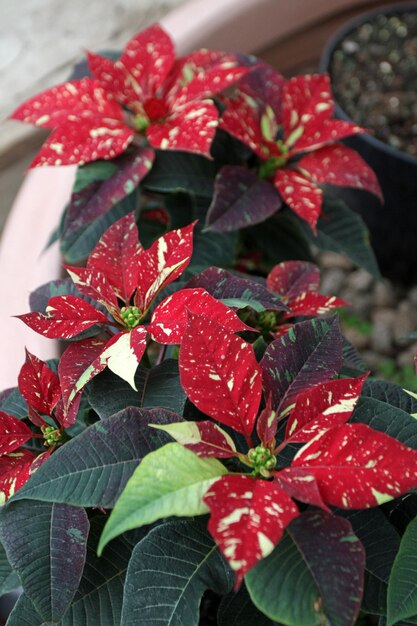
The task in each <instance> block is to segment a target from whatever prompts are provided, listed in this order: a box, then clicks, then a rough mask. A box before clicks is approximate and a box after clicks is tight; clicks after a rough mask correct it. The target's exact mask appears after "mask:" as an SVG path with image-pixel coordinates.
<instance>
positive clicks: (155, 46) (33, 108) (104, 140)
mask: <svg viewBox="0 0 417 626" xmlns="http://www.w3.org/2000/svg"><path fill="white" fill-rule="evenodd" d="M88 61H89V66H90V71H91V73H92V74H93V76H94V79H91V78H83V79H81V80H79V81H68V82H67V83H64V84H62V85H58V86H57V87H53V88H52V89H48V90H46V91H44V92H43V93H41V94H39V95H37V96H35V97H34V98H32V99H30V100H28V101H27V102H25V103H24V104H23V105H21V106H20V107H19V108H18V109H16V111H14V113H13V114H12V117H13V118H14V119H18V120H21V121H23V122H26V123H29V124H35V125H37V126H44V127H46V128H55V130H54V131H53V133H52V134H51V136H50V137H49V138H48V140H47V142H46V143H45V144H44V146H43V148H42V149H41V151H40V153H39V154H38V156H37V157H36V159H35V160H34V162H33V163H32V167H35V166H37V165H68V164H72V163H77V164H82V163H87V162H89V161H95V160H96V159H111V158H113V157H115V156H117V155H119V154H121V153H122V152H124V150H126V148H127V146H128V145H129V144H130V143H131V142H132V141H133V139H134V137H135V134H136V133H144V134H145V135H146V137H147V139H148V140H149V143H150V144H151V146H153V147H155V148H160V149H170V150H185V151H189V152H197V153H200V154H204V155H205V156H209V155H210V146H211V142H212V140H213V138H214V134H215V131H216V126H217V123H218V112H217V108H216V106H215V105H214V104H213V102H212V101H211V100H208V99H207V98H209V97H210V96H212V95H213V94H215V93H218V92H219V91H221V90H222V89H224V88H226V87H228V86H229V85H230V84H231V83H233V82H235V81H236V80H237V79H239V78H240V77H241V76H242V75H243V74H244V73H245V72H247V71H248V68H245V67H241V66H240V65H239V63H238V62H237V59H236V57H234V56H233V55H230V54H225V53H223V52H213V51H209V50H198V51H196V52H193V53H191V54H189V55H188V56H186V57H184V58H181V59H178V60H175V52H174V46H173V43H172V41H171V39H170V38H169V36H168V35H167V33H165V31H164V30H163V29H162V28H161V27H160V26H159V25H153V26H151V27H149V28H147V29H146V30H145V31H143V32H142V33H139V34H138V35H136V36H135V37H133V38H132V39H131V40H130V41H129V42H128V44H127V46H126V48H125V50H124V52H123V54H122V55H121V57H120V58H119V59H118V60H117V61H116V62H113V61H111V60H110V59H108V58H106V57H102V56H100V55H97V54H92V53H89V54H88ZM125 109H127V110H128V114H126V113H125Z"/></svg>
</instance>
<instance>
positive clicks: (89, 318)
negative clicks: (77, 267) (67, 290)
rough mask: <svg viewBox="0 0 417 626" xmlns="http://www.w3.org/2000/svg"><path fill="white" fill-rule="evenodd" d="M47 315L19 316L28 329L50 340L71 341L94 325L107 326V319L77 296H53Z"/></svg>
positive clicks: (27, 314)
mask: <svg viewBox="0 0 417 626" xmlns="http://www.w3.org/2000/svg"><path fill="white" fill-rule="evenodd" d="M46 313H47V315H43V314H42V313H36V312H34V313H26V314H25V315H19V316H18V317H19V319H21V320H22V321H23V322H24V323H25V324H27V326H29V328H32V330H35V331H36V332H37V333H40V334H41V335H44V337H49V338H50V339H58V338H59V339H71V338H72V337H75V336H76V335H79V334H80V333H82V332H83V331H84V330H87V329H88V328H91V327H92V326H94V325H95V324H108V321H109V320H108V319H107V317H106V316H105V315H104V314H103V313H101V312H100V311H97V309H95V308H94V307H93V306H91V304H89V303H88V302H86V301H85V300H83V299H82V298H77V296H54V297H53V298H50V300H49V303H48V306H47V307H46Z"/></svg>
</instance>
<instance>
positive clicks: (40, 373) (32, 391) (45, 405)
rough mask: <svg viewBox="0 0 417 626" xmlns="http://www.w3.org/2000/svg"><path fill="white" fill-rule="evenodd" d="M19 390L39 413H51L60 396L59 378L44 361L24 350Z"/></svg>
mask: <svg viewBox="0 0 417 626" xmlns="http://www.w3.org/2000/svg"><path fill="white" fill-rule="evenodd" d="M17 382H18V386H19V391H20V393H21V394H22V396H23V397H24V399H25V400H26V402H27V403H28V405H29V406H30V407H32V408H34V409H36V411H39V412H40V413H45V415H51V412H52V410H53V409H54V407H55V406H56V404H57V402H58V400H59V398H60V397H61V387H60V384H59V378H58V376H57V375H56V374H55V372H53V371H52V370H51V369H49V367H48V366H47V364H46V363H44V361H41V359H39V358H38V357H37V356H35V355H34V354H31V353H30V352H29V350H26V361H25V363H24V364H23V366H22V368H21V370H20V373H19V376H18V379H17Z"/></svg>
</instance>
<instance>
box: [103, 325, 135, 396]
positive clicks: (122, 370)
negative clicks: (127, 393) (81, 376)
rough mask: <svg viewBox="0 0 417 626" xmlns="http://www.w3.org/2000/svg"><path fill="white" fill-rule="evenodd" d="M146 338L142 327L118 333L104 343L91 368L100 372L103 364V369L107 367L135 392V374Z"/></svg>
mask: <svg viewBox="0 0 417 626" xmlns="http://www.w3.org/2000/svg"><path fill="white" fill-rule="evenodd" d="M146 337H147V330H146V328H145V327H144V326H136V328H133V329H132V330H131V331H126V332H123V333H118V334H117V335H115V336H114V337H112V339H110V341H108V342H107V343H106V345H105V347H104V350H103V351H102V352H101V354H100V356H99V357H98V358H97V359H96V360H95V361H94V363H93V364H92V367H93V368H96V369H99V371H102V369H103V367H102V365H103V364H104V367H106V366H107V367H108V368H109V369H110V370H111V371H112V372H114V374H117V376H120V378H122V379H123V380H125V381H126V382H128V383H129V385H130V386H131V387H133V389H135V390H136V383H135V373H136V370H137V368H138V365H139V362H140V360H141V358H142V356H143V353H144V352H145V349H146ZM97 373H98V372H97ZM94 375H95V374H94Z"/></svg>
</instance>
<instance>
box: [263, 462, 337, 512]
mask: <svg viewBox="0 0 417 626" xmlns="http://www.w3.org/2000/svg"><path fill="white" fill-rule="evenodd" d="M274 481H275V482H276V484H277V485H279V486H280V487H281V489H283V490H284V491H285V492H286V493H287V494H288V495H289V496H291V498H295V499H296V500H299V501H300V502H305V503H306V504H312V505H313V506H318V507H320V508H321V509H324V510H325V511H329V510H330V509H329V507H328V506H327V505H326V504H325V503H324V501H323V498H322V495H321V493H320V489H319V486H318V484H317V481H316V478H315V476H314V474H310V473H309V472H306V471H304V470H302V469H300V468H298V467H286V468H284V469H283V470H280V471H279V472H274Z"/></svg>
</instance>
